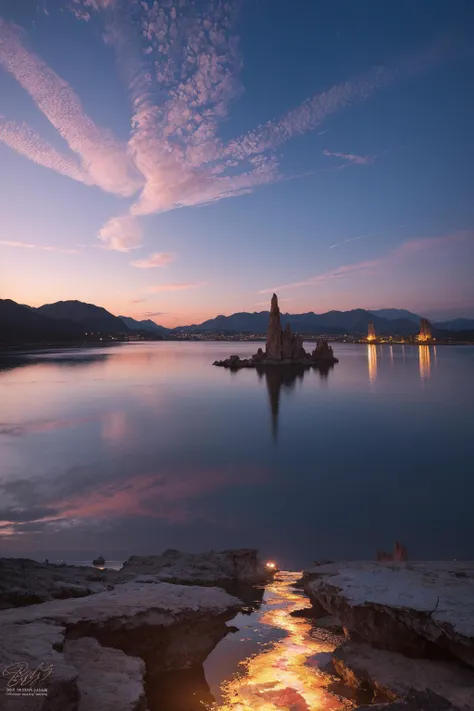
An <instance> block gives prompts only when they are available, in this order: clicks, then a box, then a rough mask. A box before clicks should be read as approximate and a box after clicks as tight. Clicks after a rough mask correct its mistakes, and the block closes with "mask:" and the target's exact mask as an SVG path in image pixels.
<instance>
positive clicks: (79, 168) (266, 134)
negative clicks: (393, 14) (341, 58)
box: [0, 0, 445, 251]
mask: <svg viewBox="0 0 474 711" xmlns="http://www.w3.org/2000/svg"><path fill="white" fill-rule="evenodd" d="M239 4H240V3H239V2H236V3H229V2H227V1H226V0H208V1H207V2H202V3H194V2H189V3H188V2H181V3H180V4H179V11H177V9H176V7H175V5H173V3H171V2H169V3H168V2H167V3H157V2H154V3H151V4H149V3H145V2H142V3H133V7H132V4H130V5H129V4H126V3H122V4H120V7H119V4H118V3H116V2H115V0H72V1H71V3H70V5H71V7H72V9H73V11H74V13H75V15H76V16H77V17H79V18H81V19H90V16H91V13H92V12H99V13H100V17H101V18H102V21H103V23H104V26H105V32H104V37H105V41H106V42H107V43H108V44H109V45H110V46H111V47H112V48H113V50H114V52H115V56H116V60H117V66H118V69H119V72H120V74H121V75H122V77H123V80H124V82H125V85H126V89H127V92H128V95H129V98H130V102H131V107H132V115H131V132H130V139H129V141H128V143H127V144H124V143H123V142H121V141H119V140H118V139H117V138H116V137H115V136H114V134H113V133H112V132H111V131H109V130H108V129H104V128H101V127H99V126H97V125H95V124H94V122H93V121H92V119H91V118H90V117H89V116H88V115H87V114H86V113H85V111H84V109H83V107H82V105H81V102H80V100H79V98H78V97H77V96H76V94H75V93H74V91H73V90H72V88H71V87H70V86H69V84H68V83H67V82H66V81H64V80H63V79H62V78H61V77H59V76H58V75H57V74H56V73H55V72H54V71H53V70H52V69H51V68H50V67H49V66H48V65H47V64H46V63H45V62H44V61H43V60H42V59H41V58H40V57H38V56H37V55H36V54H35V53H34V52H33V51H32V50H31V49H30V48H29V47H28V43H27V38H26V36H25V33H24V32H23V30H21V29H20V28H19V27H17V26H16V25H13V24H11V23H8V22H5V21H2V20H0V65H3V67H4V68H5V69H6V70H7V71H8V72H10V74H11V75H12V76H13V77H15V79H17V81H18V82H19V83H20V84H21V85H22V86H23V87H24V88H25V90H26V91H27V92H28V93H29V94H30V96H31V97H32V99H33V100H34V101H35V103H36V105H37V106H38V108H39V109H40V110H41V111H42V112H43V113H44V115H45V116H46V117H47V118H48V120H49V121H50V122H51V124H52V125H53V126H54V127H55V128H56V129H57V131H58V132H59V134H60V135H61V136H62V138H63V139H64V140H65V141H66V142H67V144H68V146H69V148H70V149H71V150H72V152H73V153H74V154H75V155H76V156H77V163H76V162H75V159H74V158H68V157H66V156H63V155H62V154H59V153H58V152H56V151H55V150H54V149H53V148H52V147H51V146H49V145H48V146H46V145H42V144H41V139H40V138H39V137H38V136H36V134H33V132H31V130H30V129H28V128H27V127H25V126H24V125H20V126H17V125H16V124H14V123H11V122H9V123H8V125H7V126H6V127H5V125H4V128H3V134H2V133H1V129H0V138H2V139H3V140H4V141H5V142H6V143H8V145H10V146H11V147H13V148H14V150H17V151H18V152H19V153H22V154H23V155H26V156H28V157H30V158H31V160H34V161H36V162H37V163H40V164H42V165H45V166H46V167H49V168H52V169H54V170H57V171H58V172H61V173H63V174H64V175H69V176H70V177H73V178H74V179H76V180H82V181H83V182H88V183H91V184H94V185H97V186H99V187H100V188H102V189H103V190H106V191H109V192H112V193H115V194H117V195H119V196H123V197H133V196H135V199H134V200H133V202H132V204H131V206H130V208H129V211H128V212H127V214H126V215H124V216H119V217H113V218H112V219H111V220H109V222H108V223H106V225H104V227H103V228H102V229H101V230H100V232H99V237H100V239H101V240H103V241H104V242H105V243H106V245H107V246H108V248H110V249H116V250H119V251H128V250H130V249H133V248H136V247H137V246H138V245H139V244H140V242H141V229H140V226H139V223H138V220H139V218H140V216H142V215H150V214H154V213H159V212H162V211H164V210H171V209H174V208H177V207H182V206H194V205H201V204H206V203H210V202H213V201H216V200H220V199H223V198H228V197H235V196H238V195H243V194H246V193H248V192H251V191H253V190H254V189H255V188H256V187H258V186H262V185H266V184H269V183H275V182H277V181H280V180H282V179H284V176H283V175H282V173H281V170H280V167H279V160H278V157H277V149H278V148H279V147H280V146H281V145H282V144H284V143H286V142H287V141H289V140H291V139H293V138H295V137H296V136H299V135H303V134H305V133H307V132H308V131H312V130H314V129H316V128H319V127H321V124H323V123H324V121H326V119H327V118H328V117H330V116H331V115H333V114H335V113H337V112H339V111H342V110H344V109H346V108H348V107H350V106H352V105H353V104H355V103H357V102H362V101H366V100H367V99H369V98H370V97H371V96H373V95H374V94H375V93H376V92H378V91H380V90H382V89H384V88H385V87H388V86H390V85H391V84H393V83H394V82H395V81H398V80H402V79H407V78H409V77H411V76H416V75H417V74H420V73H422V72H424V71H427V70H428V69H430V68H431V67H432V66H434V65H435V64H436V63H437V62H439V61H440V59H442V57H443V56H444V54H445V47H444V46H443V45H440V44H439V43H438V44H435V45H433V46H432V47H430V48H428V50H426V51H424V52H421V53H416V54H413V55H409V56H405V57H402V58H401V59H399V61H398V62H397V63H395V64H394V65H393V66H387V67H375V68H373V69H372V70H371V71H369V72H367V73H365V74H363V75H359V76H356V77H354V78H353V79H350V80H349V81H346V82H343V83H340V84H337V85H335V86H333V87H331V88H329V89H328V90H327V91H324V92H320V93H318V94H316V95H314V96H312V97H310V98H308V99H306V100H305V101H303V103H301V104H300V105H299V106H297V107H295V108H293V109H292V110H290V111H288V112H287V113H285V114H284V115H283V116H281V117H280V118H278V119H272V120H270V121H267V122H266V123H264V124H262V125H260V126H258V127H257V128H255V129H254V130H252V131H249V132H247V133H245V134H243V135H241V136H239V137H236V138H234V139H232V140H230V141H228V142H227V143H224V142H223V141H222V140H221V139H220V138H219V135H218V131H219V128H220V125H221V123H222V122H223V121H224V120H225V119H226V118H227V117H228V115H229V111H230V106H231V103H232V101H233V100H235V99H236V98H237V97H238V96H239V95H240V93H241V92H242V85H241V82H240V79H239V75H240V69H241V66H242V60H241V57H240V52H239V43H238V37H237V36H236V33H235V30H234V26H235V17H236V8H238V6H239ZM127 8H128V9H127ZM132 15H133V18H132ZM325 130H327V129H322V130H321V131H320V134H321V135H322V134H323V133H324V132H325ZM327 155H333V156H337V157H340V158H344V159H345V160H346V161H349V162H352V163H357V164H366V163H367V162H370V157H369V156H357V155H355V154H343V153H340V154H336V153H334V154H330V153H329V152H328V153H327Z"/></svg>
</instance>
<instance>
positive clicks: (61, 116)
mask: <svg viewBox="0 0 474 711" xmlns="http://www.w3.org/2000/svg"><path fill="white" fill-rule="evenodd" d="M0 66H3V68H4V69H5V70H6V71H8V72H9V73H10V74H11V75H12V76H13V77H14V78H15V79H16V80H17V81H18V82H19V84H21V86H22V87H23V88H24V89H25V90H26V91H27V92H28V94H29V95H30V96H31V98H32V99H33V101H34V102H35V104H36V105H37V107H38V108H39V109H40V111H41V112H42V113H43V114H44V115H45V116H46V118H47V119H48V121H50V123H51V124H52V125H53V126H54V127H55V128H56V130H57V131H58V133H59V134H60V135H61V136H62V138H63V139H64V140H65V141H66V143H67V144H68V146H69V147H70V149H71V150H72V151H73V152H74V153H75V154H76V155H77V156H78V157H79V159H80V161H81V169H82V170H83V171H84V172H85V173H86V174H87V176H88V179H87V180H88V181H90V182H91V183H93V184H95V185H98V186H99V187H100V188H102V189H103V190H105V191H107V192H112V193H116V194H118V195H121V196H123V197H130V196H131V195H133V194H134V193H136V191H137V190H138V188H139V187H140V184H141V182H142V180H141V177H140V176H139V174H138V172H137V170H136V168H135V166H134V165H133V161H132V160H131V158H130V156H129V154H128V151H127V147H126V146H124V145H122V144H121V143H120V142H119V141H118V140H117V139H116V138H115V136H114V135H113V133H112V132H111V131H109V130H107V129H103V128H99V127H98V126H96V125H95V124H94V122H93V121H92V119H91V118H90V117H89V116H87V114H86V113H85V111H84V109H83V107H82V104H81V102H80V100H79V99H78V97H77V96H76V94H75V93H74V91H73V90H72V89H71V87H70V86H69V84H68V83H67V82H66V81H64V79H62V78H61V77H60V76H58V75H57V74H56V72H54V71H53V70H52V69H51V68H50V67H49V66H48V65H47V64H46V62H44V61H43V60H42V59H41V58H40V57H38V56H37V55H36V54H35V53H34V52H33V51H32V50H31V49H30V48H29V47H28V42H27V37H26V33H25V32H24V31H23V30H22V29H21V28H20V27H18V26H17V25H14V24H13V23H9V22H6V21H5V20H2V19H1V18H0ZM9 129H10V134H11V131H12V130H13V129H14V126H13V125H12V124H11V123H10V125H9ZM26 131H27V130H26ZM27 133H28V131H27ZM22 136H23V137H22ZM9 141H10V143H9V145H10V146H12V144H13V143H14V140H13V138H11V136H10V138H9ZM18 141H20V142H22V143H20V145H24V143H25V128H24V127H21V128H20V137H19V138H18ZM34 142H35V141H34V138H33V137H32V136H31V134H30V148H31V149H32V155H37V148H36V147H34V146H32V144H34ZM12 147H13V146H12ZM26 151H27V148H26V147H23V155H25V154H26ZM64 160H67V159H66V158H64ZM36 162H38V161H36ZM48 167H53V166H52V165H49V166H48Z"/></svg>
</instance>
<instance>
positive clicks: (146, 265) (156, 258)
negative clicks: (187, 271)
mask: <svg viewBox="0 0 474 711" xmlns="http://www.w3.org/2000/svg"><path fill="white" fill-rule="evenodd" d="M174 260H175V255H174V254H170V253H169V252H155V253H154V254H150V256H149V257H148V258H147V259H137V260H136V261H134V262H131V265H132V267H137V268H138V269H151V268H153V267H165V266H166V265H167V264H171V262H174Z"/></svg>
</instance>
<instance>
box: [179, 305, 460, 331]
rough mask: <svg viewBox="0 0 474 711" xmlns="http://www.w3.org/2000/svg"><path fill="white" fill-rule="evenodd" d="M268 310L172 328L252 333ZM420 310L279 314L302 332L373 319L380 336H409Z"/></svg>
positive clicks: (455, 325)
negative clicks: (416, 312)
mask: <svg viewBox="0 0 474 711" xmlns="http://www.w3.org/2000/svg"><path fill="white" fill-rule="evenodd" d="M268 316H269V312H268V311H260V312H255V313H247V312H241V313H235V314H232V315H231V316H222V315H221V316H216V318H212V319H209V320H207V321H204V322H203V323H201V324H193V325H191V326H180V327H178V328H175V329H174V332H181V333H183V332H193V333H206V332H219V333H255V334H257V333H258V334H262V333H265V332H266V330H267V324H268ZM421 318H422V317H421V316H420V315H419V314H415V313H412V312H411V311H407V310H405V309H378V310H375V311H367V310H365V309H352V310H350V311H328V312H327V313H324V314H315V313H314V312H313V311H310V312H308V313H304V314H281V323H282V326H283V327H285V326H286V324H287V323H289V324H290V326H291V328H292V330H293V331H296V332H297V333H303V334H313V335H318V334H326V335H343V334H348V335H365V334H366V333H367V330H368V327H369V324H370V323H372V324H373V325H374V328H375V332H376V333H377V334H379V335H381V336H386V335H400V336H409V335H414V334H416V333H418V331H419V328H420V319H421ZM432 325H433V328H434V330H445V331H467V330H472V329H474V319H453V320H452V321H444V322H443V323H442V324H437V323H433V324H432Z"/></svg>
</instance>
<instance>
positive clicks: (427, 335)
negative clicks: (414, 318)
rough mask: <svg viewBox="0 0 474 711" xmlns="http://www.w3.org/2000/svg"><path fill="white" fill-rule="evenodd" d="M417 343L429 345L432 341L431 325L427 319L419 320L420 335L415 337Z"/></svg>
mask: <svg viewBox="0 0 474 711" xmlns="http://www.w3.org/2000/svg"><path fill="white" fill-rule="evenodd" d="M416 340H417V341H418V343H430V342H431V341H432V340H433V335H432V333H431V323H430V322H429V321H428V319H427V318H422V319H421V320H420V333H419V334H418V336H417V337H416Z"/></svg>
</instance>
